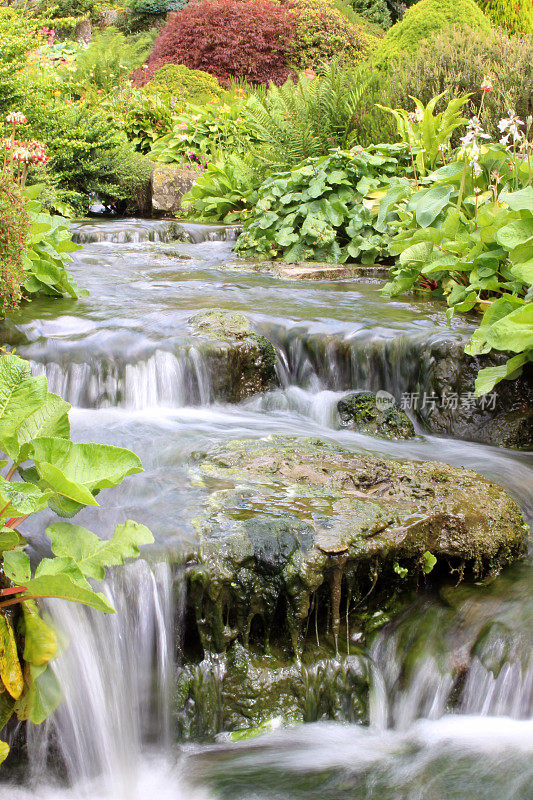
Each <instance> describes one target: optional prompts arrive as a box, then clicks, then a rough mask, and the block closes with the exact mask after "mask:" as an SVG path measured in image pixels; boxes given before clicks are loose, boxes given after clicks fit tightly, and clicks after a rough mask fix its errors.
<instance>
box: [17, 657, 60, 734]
mask: <svg viewBox="0 0 533 800" xmlns="http://www.w3.org/2000/svg"><path fill="white" fill-rule="evenodd" d="M25 677H26V684H27V688H26V691H25V692H24V694H23V695H22V697H21V698H20V700H18V701H17V703H16V704H15V711H16V714H17V716H18V718H19V719H20V720H29V721H30V722H33V724H34V725H40V724H41V723H42V722H44V721H45V719H46V718H47V717H49V716H50V714H53V712H54V711H55V710H56V708H57V707H58V705H59V703H60V702H61V699H62V693H61V688H60V686H59V683H58V681H57V678H56V677H55V675H54V673H53V672H52V670H51V669H50V668H49V667H48V666H47V665H46V664H44V665H42V666H36V665H35V664H28V667H27V669H26V675H25Z"/></svg>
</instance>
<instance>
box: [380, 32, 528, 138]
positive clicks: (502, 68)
mask: <svg viewBox="0 0 533 800" xmlns="http://www.w3.org/2000/svg"><path fill="white" fill-rule="evenodd" d="M485 75H491V77H492V81H493V85H494V91H492V92H489V93H486V94H485V97H484V101H483V111H482V122H483V125H484V127H485V129H486V130H487V131H488V132H489V133H490V134H491V135H492V136H493V137H497V136H498V120H499V119H501V118H502V117H505V116H507V111H508V109H509V108H512V109H514V110H515V111H516V113H517V114H518V116H519V117H520V118H521V119H526V117H527V116H529V114H531V113H533V36H523V37H518V36H509V35H507V34H505V33H503V32H502V31H499V30H491V31H489V32H488V33H485V32H480V31H479V30H477V31H473V30H472V29H471V28H456V29H449V30H444V31H441V32H439V33H437V34H436V35H434V36H432V37H431V38H430V39H428V40H427V41H426V42H423V43H422V45H421V46H420V47H419V49H418V52H417V54H416V56H414V57H413V58H411V59H410V60H409V62H406V63H401V62H398V63H394V69H393V70H392V71H391V74H390V75H389V76H388V81H387V83H382V84H381V87H380V92H381V95H382V99H380V100H379V101H378V102H381V103H383V104H384V105H392V106H395V107H404V108H408V107H411V104H412V101H411V99H410V98H411V97H413V96H414V97H420V99H421V100H422V102H423V103H428V102H429V101H430V100H431V98H432V97H434V96H435V95H437V94H440V93H441V92H443V91H444V90H446V89H447V90H448V91H449V92H451V94H452V95H454V96H456V97H458V96H460V95H464V94H468V93H470V94H471V98H470V106H469V110H470V112H471V113H477V110H478V109H479V107H480V104H481V97H482V92H481V84H482V82H483V78H484V76H485ZM467 108H468V107H467Z"/></svg>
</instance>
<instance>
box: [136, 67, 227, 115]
mask: <svg viewBox="0 0 533 800" xmlns="http://www.w3.org/2000/svg"><path fill="white" fill-rule="evenodd" d="M144 91H145V92H147V93H148V94H152V93H154V92H155V93H158V94H161V93H168V94H169V95H171V96H172V97H175V98H176V99H177V100H179V101H181V102H184V103H186V102H191V103H195V104H196V105H202V104H204V103H208V102H209V101H210V100H212V99H213V97H218V98H220V97H222V95H223V93H224V90H223V89H222V87H221V86H220V84H219V82H218V81H217V79H216V78H215V76H214V75H210V74H209V73H208V72H203V71H202V70H201V69H189V68H188V67H186V66H185V65H184V64H165V66H164V67H161V69H158V70H157V72H155V73H154V76H153V78H152V79H151V80H150V81H148V83H147V84H146V86H145V87H144Z"/></svg>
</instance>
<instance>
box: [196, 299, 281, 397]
mask: <svg viewBox="0 0 533 800" xmlns="http://www.w3.org/2000/svg"><path fill="white" fill-rule="evenodd" d="M189 324H190V326H191V331H192V334H193V340H194V341H195V347H196V348H197V350H198V352H199V354H200V356H201V359H202V361H203V363H204V366H205V372H206V375H207V376H208V377H209V381H210V385H211V391H212V394H213V397H214V399H219V400H225V401H227V402H231V403H237V402H239V401H240V400H243V399H244V398H246V397H250V396H252V395H254V394H256V393H258V392H264V391H267V390H268V389H271V388H272V387H273V386H274V385H275V384H276V351H275V349H274V347H273V345H272V344H271V343H270V342H269V341H268V339H266V338H265V337H264V336H261V335H260V334H258V333H255V332H254V331H253V330H252V327H251V325H250V322H249V321H248V319H247V318H246V317H245V316H243V315H242V314H238V313H235V312H230V311H223V310H221V309H211V310H209V311H200V312H198V313H197V314H195V315H194V316H193V317H191V319H190V320H189Z"/></svg>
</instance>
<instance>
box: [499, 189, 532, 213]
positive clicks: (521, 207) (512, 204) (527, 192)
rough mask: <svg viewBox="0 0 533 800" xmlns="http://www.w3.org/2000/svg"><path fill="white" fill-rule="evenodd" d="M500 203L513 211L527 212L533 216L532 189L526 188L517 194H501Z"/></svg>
mask: <svg viewBox="0 0 533 800" xmlns="http://www.w3.org/2000/svg"><path fill="white" fill-rule="evenodd" d="M500 201H501V202H503V203H507V205H508V206H509V208H511V209H512V210H513V211H529V212H531V213H532V214H533V188H532V187H531V186H526V188H525V189H520V190H519V191H518V192H510V193H506V192H503V193H502V194H501V196H500Z"/></svg>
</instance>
